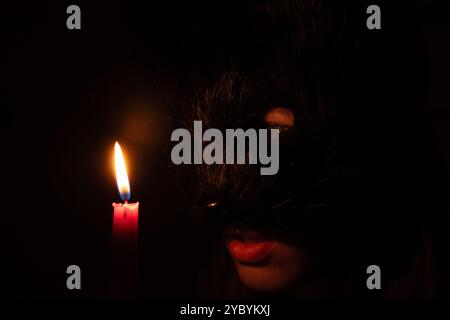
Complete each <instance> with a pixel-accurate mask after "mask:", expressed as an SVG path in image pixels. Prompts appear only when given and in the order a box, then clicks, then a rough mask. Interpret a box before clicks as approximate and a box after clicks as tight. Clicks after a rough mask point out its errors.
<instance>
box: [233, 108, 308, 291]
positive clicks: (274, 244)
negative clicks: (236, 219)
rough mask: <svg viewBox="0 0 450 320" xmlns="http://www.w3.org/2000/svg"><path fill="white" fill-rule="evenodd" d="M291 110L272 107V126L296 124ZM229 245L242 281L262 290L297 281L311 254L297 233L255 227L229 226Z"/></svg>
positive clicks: (269, 122) (269, 119) (268, 120)
mask: <svg viewBox="0 0 450 320" xmlns="http://www.w3.org/2000/svg"><path fill="white" fill-rule="evenodd" d="M294 120H295V119H294V114H293V112H292V111H291V110H289V109H286V108H282V107H277V108H273V109H271V110H270V111H269V112H268V113H267V114H266V115H265V119H264V121H265V122H266V124H267V126H268V127H272V128H273V127H275V128H280V129H282V130H283V129H284V130H288V129H289V128H291V127H292V126H293V125H294ZM225 245H226V247H227V249H228V251H229V252H230V255H231V257H232V258H233V261H234V264H235V266H236V269H237V271H238V274H239V277H240V278H241V280H242V282H243V283H244V284H245V285H246V286H247V287H249V288H251V289H254V290H258V291H279V290H283V289H285V288H287V287H289V286H290V285H291V284H293V283H294V282H295V281H296V280H297V279H298V278H299V277H300V276H301V275H302V274H303V273H304V272H305V271H306V261H308V259H307V254H306V252H305V250H302V248H301V247H300V245H299V241H298V239H296V238H295V236H294V235H289V234H286V233H284V234H281V235H275V236H274V235H270V236H269V235H267V234H264V233H262V232H260V231H256V230H252V229H249V228H247V229H237V228H229V229H228V230H227V231H226V233H225Z"/></svg>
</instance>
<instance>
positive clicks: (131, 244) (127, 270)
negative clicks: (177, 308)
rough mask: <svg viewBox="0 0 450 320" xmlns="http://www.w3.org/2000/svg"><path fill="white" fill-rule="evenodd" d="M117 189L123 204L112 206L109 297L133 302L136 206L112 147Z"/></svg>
mask: <svg viewBox="0 0 450 320" xmlns="http://www.w3.org/2000/svg"><path fill="white" fill-rule="evenodd" d="M114 165H115V169H116V179H117V187H118V190H119V193H120V198H121V199H122V201H124V203H113V204H112V206H113V208H114V216H113V231H112V237H113V251H112V255H113V265H112V277H113V279H112V297H113V298H132V297H134V295H135V293H136V285H137V271H138V270H137V266H138V264H137V259H138V255H137V252H138V250H137V249H138V218H139V202H136V203H128V200H130V195H131V193H130V183H129V181H128V175H127V169H126V165H125V159H124V156H123V153H122V149H121V148H120V145H119V143H118V142H116V144H115V150H114Z"/></svg>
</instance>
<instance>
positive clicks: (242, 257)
mask: <svg viewBox="0 0 450 320" xmlns="http://www.w3.org/2000/svg"><path fill="white" fill-rule="evenodd" d="M273 246H274V241H259V242H242V241H239V240H231V241H230V243H229V244H228V250H230V254H231V256H232V257H233V258H234V259H236V260H238V261H240V262H244V263H259V262H262V261H263V260H265V259H267V258H268V257H269V255H270V254H271V253H272V250H273Z"/></svg>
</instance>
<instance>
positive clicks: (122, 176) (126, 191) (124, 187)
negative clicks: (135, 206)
mask: <svg viewBox="0 0 450 320" xmlns="http://www.w3.org/2000/svg"><path fill="white" fill-rule="evenodd" d="M114 165H115V167H116V179H117V187H118V189H119V193H120V198H121V199H122V201H128V200H130V182H129V181H128V175H127V167H126V165H125V159H124V157H123V153H122V149H121V148H120V145H119V143H118V142H117V141H116V144H115V147H114Z"/></svg>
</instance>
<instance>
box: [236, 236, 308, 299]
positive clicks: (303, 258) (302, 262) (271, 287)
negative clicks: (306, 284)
mask: <svg viewBox="0 0 450 320" xmlns="http://www.w3.org/2000/svg"><path fill="white" fill-rule="evenodd" d="M307 262H308V255H307V254H306V253H304V252H302V250H300V249H299V248H297V247H294V246H289V245H286V244H284V243H281V242H278V243H277V247H276V250H274V251H273V254H272V255H271V257H270V259H269V261H268V262H267V263H266V264H264V265H262V266H249V265H243V264H240V263H239V262H235V264H236V268H237V271H238V273H239V277H240V278H241V280H242V282H243V283H244V284H245V285H246V286H247V287H249V288H251V289H254V290H257V291H267V292H275V291H281V290H284V289H286V288H288V287H290V286H291V285H293V284H294V283H295V282H296V281H297V280H298V279H299V278H301V277H302V276H303V275H304V274H305V273H306V271H307V264H308V263H307Z"/></svg>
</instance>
